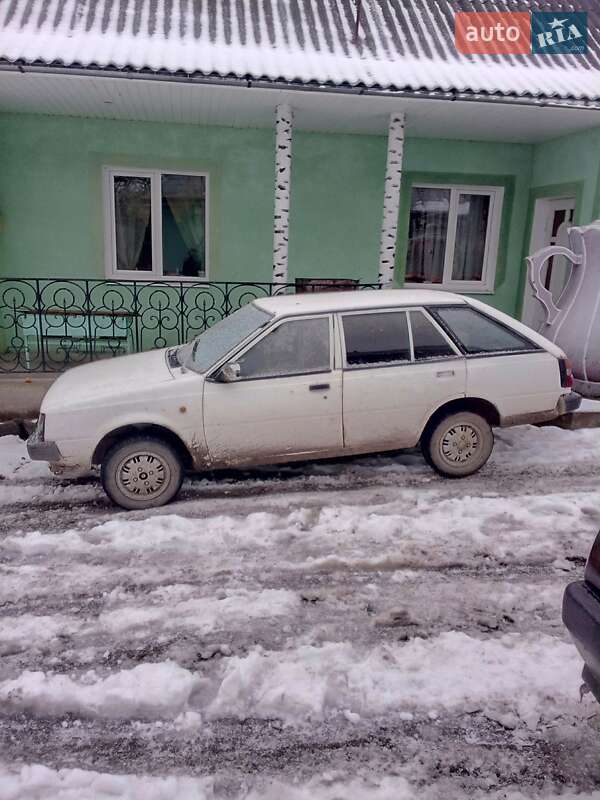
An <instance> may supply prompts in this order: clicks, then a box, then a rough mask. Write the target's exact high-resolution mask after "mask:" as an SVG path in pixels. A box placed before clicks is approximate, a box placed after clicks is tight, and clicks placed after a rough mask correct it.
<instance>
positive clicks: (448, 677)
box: [209, 631, 581, 725]
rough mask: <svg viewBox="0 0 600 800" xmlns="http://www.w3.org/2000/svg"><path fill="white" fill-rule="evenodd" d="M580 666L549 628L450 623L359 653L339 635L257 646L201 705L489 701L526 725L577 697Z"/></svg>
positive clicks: (283, 714) (367, 708) (275, 711)
mask: <svg viewBox="0 0 600 800" xmlns="http://www.w3.org/2000/svg"><path fill="white" fill-rule="evenodd" d="M580 672H581V661H580V659H579V656H578V654H577V652H576V650H575V648H574V647H573V646H572V645H569V644H565V643H564V642H561V641H559V640H557V639H555V638H553V637H550V636H539V637H538V636H534V635H519V634H508V635H505V636H501V637H499V638H494V639H492V638H487V639H475V638H472V637H470V636H467V635H466V634H464V633H458V632H455V631H452V632H448V633H443V634H441V635H440V636H438V637H434V638H432V639H421V638H417V639H413V640H412V641H410V642H409V643H407V644H393V645H382V646H379V647H376V648H374V649H372V650H371V651H369V652H367V653H365V654H362V655H361V653H360V652H358V651H357V650H356V649H355V648H353V647H352V645H350V644H348V643H340V644H334V643H331V644H326V645H324V646H322V647H313V646H310V645H306V646H303V647H299V648H298V649H296V650H294V651H287V652H285V651H284V652H263V651H261V650H260V649H257V650H254V651H253V652H252V653H250V654H249V655H248V656H246V657H245V658H240V657H234V658H231V659H229V660H228V663H227V667H226V671H225V674H224V677H223V681H222V683H221V686H220V688H219V691H218V693H217V695H216V697H215V699H214V701H213V702H212V704H211V706H210V707H209V713H210V714H211V715H212V716H214V717H220V716H230V715H234V716H237V717H240V718H248V717H263V718H271V717H278V718H283V719H285V720H287V721H288V722H297V721H299V720H302V719H319V718H322V717H323V716H324V715H325V714H326V713H327V712H332V711H344V710H348V711H350V712H351V714H358V715H360V716H377V715H380V714H385V713H388V712H397V711H403V710H409V711H410V710H412V709H414V708H415V707H421V708H423V707H424V708H425V709H428V708H430V709H438V708H443V709H454V708H458V707H461V706H465V707H468V708H469V710H478V709H481V708H486V707H488V706H489V707H495V706H498V707H503V708H505V709H506V708H508V709H510V710H511V711H513V712H514V713H516V714H518V715H519V717H520V718H521V719H522V720H523V721H524V722H526V724H530V725H535V724H536V723H537V721H538V720H539V717H540V714H541V713H544V715H552V713H553V711H556V706H557V705H559V704H560V703H561V702H570V701H572V700H573V699H574V698H575V697H576V695H577V690H578V687H579V684H580V679H579V675H580Z"/></svg>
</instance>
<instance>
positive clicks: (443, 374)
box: [435, 369, 454, 378]
mask: <svg viewBox="0 0 600 800" xmlns="http://www.w3.org/2000/svg"><path fill="white" fill-rule="evenodd" d="M453 375H454V370H453V369H443V370H441V371H440V372H436V373H435V376H436V378H451V377H452V376H453Z"/></svg>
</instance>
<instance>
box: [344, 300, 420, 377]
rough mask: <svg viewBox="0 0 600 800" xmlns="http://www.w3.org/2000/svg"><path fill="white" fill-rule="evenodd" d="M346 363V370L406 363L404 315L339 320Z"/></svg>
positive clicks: (408, 340)
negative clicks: (344, 343) (348, 368)
mask: <svg viewBox="0 0 600 800" xmlns="http://www.w3.org/2000/svg"><path fill="white" fill-rule="evenodd" d="M343 325H344V339H345V342H346V363H347V364H348V366H350V367H362V366H369V365H376V364H394V363H397V362H399V361H410V339H409V336H408V321H407V318H406V311H390V312H386V313H383V314H351V315H347V316H344V317H343Z"/></svg>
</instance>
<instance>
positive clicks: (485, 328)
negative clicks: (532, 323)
mask: <svg viewBox="0 0 600 800" xmlns="http://www.w3.org/2000/svg"><path fill="white" fill-rule="evenodd" d="M431 313H432V314H433V316H434V317H436V319H438V320H440V321H441V323H442V325H443V326H444V327H445V328H447V329H448V330H449V331H450V333H451V334H453V335H454V337H455V339H456V340H457V341H458V342H459V343H460V344H461V345H462V347H463V349H464V351H465V353H467V354H469V355H475V354H477V353H506V352H513V353H514V352H519V351H520V350H538V349H539V348H538V347H537V345H535V344H533V342H530V341H529V340H528V339H527V338H526V337H525V336H521V335H520V334H518V333H517V332H516V331H512V330H510V329H509V328H507V327H506V326H505V325H503V324H502V323H501V322H497V321H496V320H494V319H491V318H490V317H488V316H486V315H485V314H481V313H480V312H479V311H477V310H476V309H474V308H470V307H469V306H448V307H443V306H442V307H438V308H435V309H433V308H432V309H431Z"/></svg>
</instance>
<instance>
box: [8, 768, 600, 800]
mask: <svg viewBox="0 0 600 800" xmlns="http://www.w3.org/2000/svg"><path fill="white" fill-rule="evenodd" d="M440 783H441V784H442V782H440ZM224 796H227V797H229V798H230V799H231V800H341V798H343V800H433V798H435V799H436V800H439V798H440V797H449V796H451V795H449V794H448V787H444V786H443V784H442V785H440V786H437V785H436V784H435V783H432V784H430V785H427V786H418V787H417V786H411V785H410V784H409V783H408V781H407V780H406V779H405V778H403V777H399V776H395V775H365V776H363V777H359V778H354V779H350V780H349V779H348V776H347V775H346V774H345V773H341V772H339V771H334V772H329V773H327V774H325V775H323V776H321V777H318V778H313V779H312V780H310V781H309V782H308V783H305V784H296V785H294V786H292V785H290V784H285V783H283V782H281V781H277V780H272V779H270V780H264V781H260V780H257V781H256V785H255V786H254V787H253V788H251V789H250V790H249V791H248V790H247V789H246V788H245V787H244V788H242V789H241V790H240V791H239V792H235V793H233V792H231V791H227V793H226V795H224V794H223V793H222V792H221V791H220V790H219V780H218V778H214V777H212V776H211V777H206V778H186V777H179V776H176V775H172V776H169V777H160V776H159V777H155V776H150V775H148V776H141V775H113V774H108V773H101V772H93V771H85V770H81V769H61V770H53V769H49V768H48V767H45V766H42V765H39V764H35V765H31V766H24V767H21V769H20V770H19V771H16V770H8V769H2V767H0V800H50V798H52V800H217V798H222V797H224ZM465 796H466V795H465ZM469 797H472V798H473V800H483V798H485V800H600V791H592V792H590V793H585V794H583V793H582V794H580V793H578V792H572V791H561V792H560V793H559V794H557V793H554V792H552V791H551V790H543V791H541V792H535V793H534V794H529V793H528V794H523V793H522V792H521V791H519V790H518V789H511V788H509V787H505V788H503V789H501V790H498V791H491V792H470V793H469Z"/></svg>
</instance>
